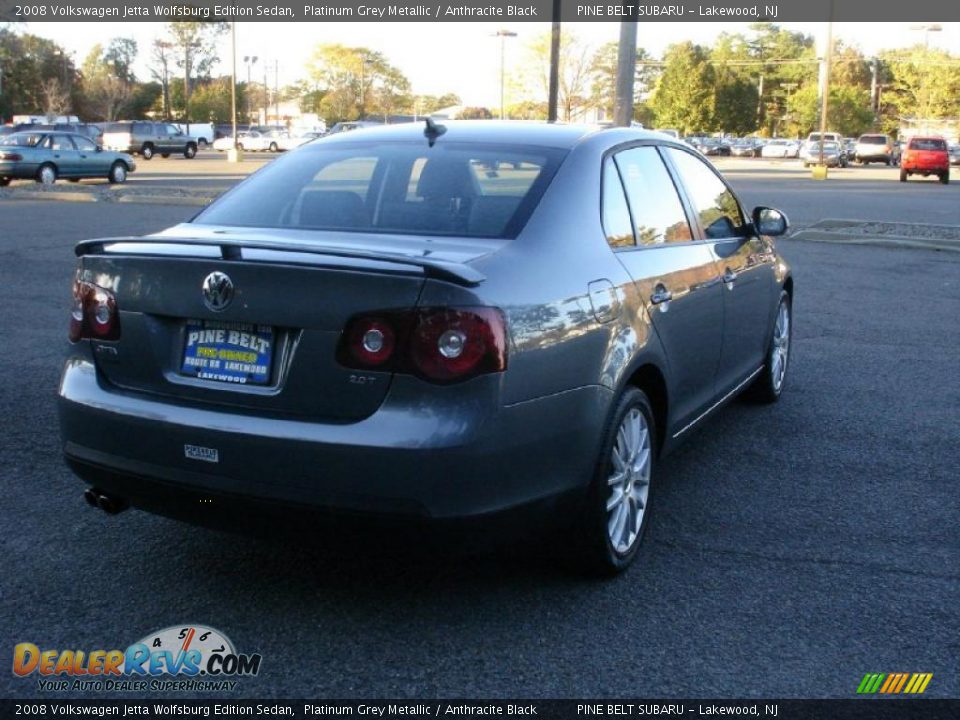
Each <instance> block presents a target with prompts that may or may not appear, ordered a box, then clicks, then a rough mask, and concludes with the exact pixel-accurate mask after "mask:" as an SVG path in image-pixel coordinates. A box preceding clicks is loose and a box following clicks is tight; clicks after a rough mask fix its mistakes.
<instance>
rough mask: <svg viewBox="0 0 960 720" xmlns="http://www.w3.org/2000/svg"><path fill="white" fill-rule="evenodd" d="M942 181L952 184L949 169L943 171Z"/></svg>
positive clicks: (945, 183)
mask: <svg viewBox="0 0 960 720" xmlns="http://www.w3.org/2000/svg"><path fill="white" fill-rule="evenodd" d="M940 182H942V183H943V184H944V185H949V184H950V171H949V170H947V171H946V172H945V173H943V174H942V175H941V176H940Z"/></svg>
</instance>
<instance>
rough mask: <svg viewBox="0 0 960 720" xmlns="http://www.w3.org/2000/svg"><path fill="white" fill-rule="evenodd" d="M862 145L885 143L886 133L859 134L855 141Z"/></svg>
mask: <svg viewBox="0 0 960 720" xmlns="http://www.w3.org/2000/svg"><path fill="white" fill-rule="evenodd" d="M857 142H859V143H862V144H863V145H886V144H887V136H886V135H861V136H860V139H859V140H858V141H857Z"/></svg>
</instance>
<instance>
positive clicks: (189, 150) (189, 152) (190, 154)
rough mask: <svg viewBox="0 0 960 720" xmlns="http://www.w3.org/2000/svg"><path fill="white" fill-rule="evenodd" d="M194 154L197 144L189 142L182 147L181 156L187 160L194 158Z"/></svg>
mask: <svg viewBox="0 0 960 720" xmlns="http://www.w3.org/2000/svg"><path fill="white" fill-rule="evenodd" d="M196 154H197V146H196V145H194V144H193V143H190V144H189V145H187V146H186V147H185V148H184V149H183V156H184V157H185V158H186V159H187V160H190V159H192V158H194V157H195V156H196Z"/></svg>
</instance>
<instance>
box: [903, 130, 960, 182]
mask: <svg viewBox="0 0 960 720" xmlns="http://www.w3.org/2000/svg"><path fill="white" fill-rule="evenodd" d="M900 172H901V178H902V179H905V177H906V176H909V175H923V176H924V177H927V176H929V175H936V176H937V177H939V178H940V180H941V182H945V183H946V182H949V179H950V156H949V154H948V152H947V142H946V140H944V139H943V138H942V137H919V136H917V137H913V138H910V140H909V141H908V142H907V146H906V148H905V149H904V151H903V157H902V158H901V160H900Z"/></svg>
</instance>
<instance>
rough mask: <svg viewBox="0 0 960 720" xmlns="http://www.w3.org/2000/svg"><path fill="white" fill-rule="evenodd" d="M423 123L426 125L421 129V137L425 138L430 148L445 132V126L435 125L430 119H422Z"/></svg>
mask: <svg viewBox="0 0 960 720" xmlns="http://www.w3.org/2000/svg"><path fill="white" fill-rule="evenodd" d="M423 121H424V122H425V123H426V124H427V126H426V127H425V128H424V129H423V135H424V137H426V138H427V141H428V143H429V144H430V147H433V144H434V143H435V142H436V141H437V138H438V137H440V136H441V135H443V134H444V133H445V132H446V131H447V126H446V125H439V124H437V123H436V122H434V121H433V118H431V117H427V118H424V119H423Z"/></svg>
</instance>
